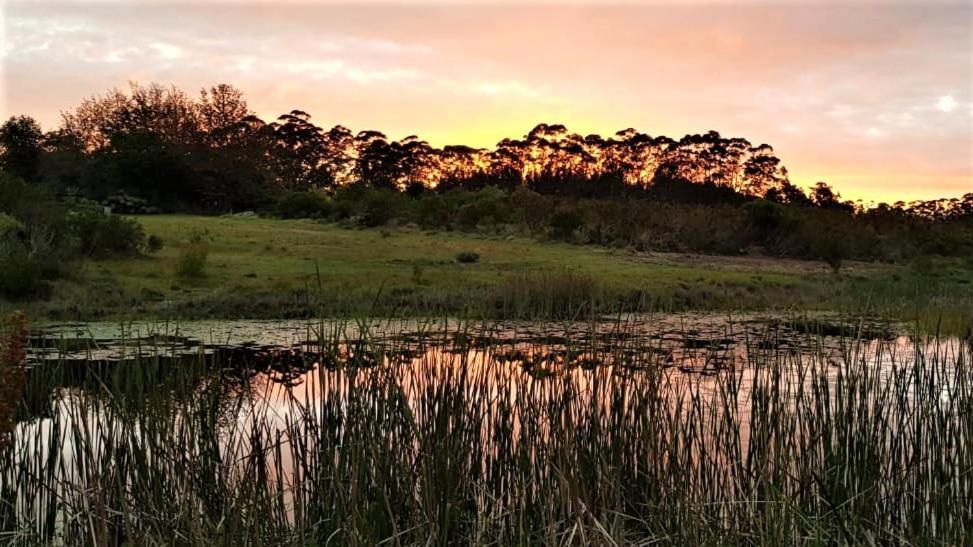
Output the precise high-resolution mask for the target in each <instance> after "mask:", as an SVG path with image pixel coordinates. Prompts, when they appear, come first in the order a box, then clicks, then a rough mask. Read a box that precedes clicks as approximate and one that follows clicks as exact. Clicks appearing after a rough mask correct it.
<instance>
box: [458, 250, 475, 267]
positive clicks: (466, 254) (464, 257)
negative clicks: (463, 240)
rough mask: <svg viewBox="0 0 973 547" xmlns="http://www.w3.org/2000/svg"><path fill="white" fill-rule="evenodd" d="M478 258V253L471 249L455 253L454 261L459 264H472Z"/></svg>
mask: <svg viewBox="0 0 973 547" xmlns="http://www.w3.org/2000/svg"><path fill="white" fill-rule="evenodd" d="M479 260H480V255H479V254H478V253H475V252H473V251H463V252H460V253H457V254H456V261H457V262H459V263H461V264H473V263H474V262H477V261H479Z"/></svg>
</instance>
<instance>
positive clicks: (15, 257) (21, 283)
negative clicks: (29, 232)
mask: <svg viewBox="0 0 973 547" xmlns="http://www.w3.org/2000/svg"><path fill="white" fill-rule="evenodd" d="M0 262H2V264H3V266H2V267H0V295H3V296H5V297H7V298H10V299H15V300H17V299H22V298H30V297H38V296H39V297H46V296H48V295H49V294H50V285H49V284H48V283H47V282H46V281H44V278H45V277H47V276H46V275H45V273H46V272H45V268H44V266H43V264H42V263H41V262H40V261H39V260H37V259H35V258H33V257H31V256H30V255H28V253H27V250H26V249H25V248H17V247H14V246H11V245H7V244H5V245H3V247H2V248H0Z"/></svg>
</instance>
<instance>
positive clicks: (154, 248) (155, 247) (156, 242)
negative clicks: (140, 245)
mask: <svg viewBox="0 0 973 547" xmlns="http://www.w3.org/2000/svg"><path fill="white" fill-rule="evenodd" d="M164 245H165V243H164V242H163V241H162V238H161V237H159V236H157V235H155V234H152V235H150V236H149V237H148V239H146V240H145V249H146V250H147V251H148V252H150V253H152V254H155V253H157V252H159V251H161V250H162V247H163V246H164Z"/></svg>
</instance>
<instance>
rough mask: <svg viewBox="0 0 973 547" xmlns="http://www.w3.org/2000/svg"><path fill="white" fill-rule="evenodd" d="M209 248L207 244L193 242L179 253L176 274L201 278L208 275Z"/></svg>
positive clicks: (183, 276)
mask: <svg viewBox="0 0 973 547" xmlns="http://www.w3.org/2000/svg"><path fill="white" fill-rule="evenodd" d="M208 256H209V249H207V248H206V246H205V245H202V244H199V243H193V244H191V245H189V246H188V247H186V248H185V249H183V250H182V251H181V252H180V253H179V259H178V261H177V262H176V275H177V276H178V277H182V278H185V279H199V278H202V277H205V275H206V271H205V270H206V258H207V257H208Z"/></svg>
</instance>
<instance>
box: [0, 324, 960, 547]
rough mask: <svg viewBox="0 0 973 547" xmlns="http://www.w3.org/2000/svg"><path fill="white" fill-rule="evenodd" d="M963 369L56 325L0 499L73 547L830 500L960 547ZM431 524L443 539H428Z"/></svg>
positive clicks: (341, 328) (683, 345) (613, 336)
mask: <svg viewBox="0 0 973 547" xmlns="http://www.w3.org/2000/svg"><path fill="white" fill-rule="evenodd" d="M970 352H971V346H970V344H969V342H968V341H964V340H960V339H958V338H934V337H925V336H916V335H913V334H911V333H910V332H909V331H908V329H907V328H905V327H903V326H902V325H895V324H889V323H884V322H881V321H875V320H862V319H858V320H848V319H846V318H840V317H836V316H810V317H808V316H805V317H788V316H779V315H778V316H758V315H739V316H727V315H716V314H690V315H651V316H643V315H639V316H615V317H604V318H600V319H597V320H589V321H558V322H513V321H508V322H496V321H460V320H455V319H440V320H416V319H409V320H399V319H392V320H367V321H365V320H362V321H201V322H183V323H178V324H173V323H159V322H132V323H90V324H67V325H49V326H46V327H44V328H41V329H38V330H36V331H34V332H33V333H32V335H31V344H30V351H29V352H28V363H29V367H30V368H29V370H28V374H27V390H26V397H25V401H24V404H23V405H22V406H21V408H20V409H19V410H18V413H17V415H16V419H17V426H16V430H15V433H14V437H13V438H14V445H13V447H12V449H11V450H9V451H8V452H6V453H5V454H4V456H3V457H4V459H3V460H2V462H0V478H2V479H3V488H4V490H3V492H4V496H5V498H4V499H6V500H8V505H9V506H10V507H9V508H8V513H9V514H10V515H11V517H10V519H9V520H8V522H13V523H15V524H14V525H11V526H13V527H14V528H16V529H18V533H20V534H26V535H27V536H30V537H35V536H36V537H38V538H47V539H50V538H56V539H57V540H58V541H66V542H68V543H70V541H67V540H66V538H70V537H72V535H78V537H87V538H89V539H92V538H95V539H99V540H105V541H106V542H120V541H123V540H124V541H131V540H132V539H133V538H138V537H141V536H142V535H143V534H149V532H148V531H155V532H158V533H162V532H159V531H160V530H164V529H165V530H179V531H180V533H185V534H189V535H190V536H191V535H192V534H201V533H203V532H202V531H206V530H208V531H209V532H207V533H209V534H213V533H230V532H227V530H225V529H223V530H222V531H221V532H216V531H215V530H220V529H221V527H222V526H226V524H225V523H226V522H230V521H232V522H234V523H235V526H236V527H237V528H235V531H233V532H232V533H234V534H235V533H237V532H238V531H240V530H248V531H249V532H248V533H250V532H252V533H257V532H259V533H260V534H264V535H267V537H272V538H275V539H274V540H273V541H272V542H277V541H281V542H292V541H297V540H298V539H299V538H300V539H301V540H302V541H303V540H306V539H307V538H308V537H313V538H317V539H318V540H320V539H321V538H322V537H323V538H328V537H331V538H333V539H334V538H341V540H340V541H338V543H355V542H361V543H371V542H379V541H383V540H387V539H389V538H398V539H397V541H398V540H403V541H402V542H403V543H410V542H412V541H419V540H420V539H421V538H428V537H429V534H433V535H434V536H435V537H441V538H444V539H448V540H449V541H454V540H456V541H463V542H466V541H467V540H470V538H471V537H472V536H471V534H489V535H491V537H493V536H494V535H495V536H496V537H500V538H506V540H509V541H523V540H525V539H528V540H531V541H534V540H539V538H540V539H544V538H545V537H546V536H545V534H548V533H551V530H552V529H556V530H558V532H557V533H558V534H560V533H565V530H566V529H568V528H570V526H568V525H567V524H566V523H567V522H568V521H567V520H565V519H568V518H569V517H571V516H572V515H573V518H580V517H579V515H580V514H588V515H589V516H591V518H596V517H595V515H598V516H597V518H608V516H610V515H616V517H617V515H624V516H625V518H624V519H622V520H623V521H624V522H618V523H616V524H617V526H618V531H619V533H624V534H628V533H634V534H636V535H639V534H643V533H644V532H645V527H646V526H647V525H648V524H649V523H651V524H652V530H655V531H659V530H667V529H668V527H675V528H677V529H679V530H683V527H684V524H679V525H677V523H674V522H670V521H668V520H667V519H668V518H670V517H666V516H665V513H667V512H671V511H678V512H679V513H677V514H680V515H683V517H682V518H686V519H689V521H692V520H693V519H697V518H703V517H701V516H699V515H698V514H697V513H696V511H698V507H700V504H703V505H704V506H706V507H710V508H711V510H708V512H707V515H706V517H705V519H703V520H704V521H705V523H706V524H707V526H709V527H711V528H712V530H710V532H707V533H713V534H717V535H718V534H727V533H730V531H732V530H735V527H736V526H739V523H740V519H745V520H747V521H754V522H756V521H760V522H761V523H763V524H764V525H774V526H776V525H777V524H776V523H775V522H776V521H773V519H775V518H777V517H774V516H773V515H772V514H765V513H764V512H765V511H766V509H759V510H758V505H757V504H761V503H764V504H765V503H767V502H768V499H769V498H772V499H774V500H777V501H781V500H786V502H787V503H789V504H795V507H800V509H801V511H805V512H807V514H808V515H814V518H813V519H812V520H813V522H815V523H816V524H815V526H820V528H821V530H824V531H825V532H824V533H835V534H840V533H841V532H840V530H841V526H843V525H844V524H842V523H841V522H839V520H836V519H837V517H836V516H835V515H834V514H833V513H834V512H833V511H831V512H830V513H829V510H828V508H827V507H828V503H836V502H842V503H847V504H849V507H850V508H853V509H854V510H855V511H861V512H863V513H862V514H865V515H867V516H868V518H869V519H872V520H871V521H870V522H875V523H881V524H882V526H884V527H885V528H883V529H885V530H888V531H890V533H891V531H894V533H896V534H902V533H904V532H905V531H907V530H904V529H903V527H911V526H916V527H918V526H919V524H923V523H924V524H935V525H937V526H940V527H941V528H940V530H941V531H942V533H943V534H944V536H945V537H949V533H951V532H950V530H953V529H952V528H951V527H953V526H960V524H963V523H966V522H970V521H969V519H970V516H971V515H970V510H969V509H962V508H957V507H952V508H949V509H947V510H946V513H943V512H942V511H941V510H940V509H939V505H938V504H939V503H942V504H943V507H947V506H948V503H949V500H951V499H954V497H956V496H960V497H961V496H964V495H967V494H968V493H969V490H967V489H969V488H971V487H973V485H971V483H973V481H971V478H970V476H969V474H968V473H967V472H964V471H962V467H961V466H962V465H964V464H966V463H970V461H971V458H973V455H971V454H973V450H971V447H970V434H971V432H973V423H971V418H970V417H969V415H968V414H965V413H966V412H967V411H968V410H971V409H973V404H971V401H973V396H971V385H973V378H971V373H970V370H969V367H968V364H969V363H970ZM917 462H921V463H917ZM838 464H841V465H842V466H844V467H845V471H843V473H842V474H838V475H835V474H834V469H835V466H836V465H838ZM968 468H969V467H967V469H968ZM846 472H847V473H852V474H844V473H846ZM902 480H906V481H910V480H911V481H913V482H911V483H909V482H906V483H905V484H911V485H912V486H913V487H914V488H916V489H919V493H921V494H922V495H924V496H926V497H925V498H924V499H926V504H925V505H922V506H916V505H908V504H904V505H901V506H899V507H895V508H890V507H883V506H879V505H878V504H875V503H874V502H875V500H877V499H880V497H890V496H893V497H894V496H906V495H907V494H908V495H909V496H912V495H915V494H916V491H915V490H910V491H909V492H908V493H906V492H904V491H902V485H903V484H904V483H902V482H901V481H902ZM839 487H840V488H839ZM835 492H840V495H839V494H835ZM835 496H839V497H840V498H841V499H840V500H839V499H838V498H836V497H835ZM876 496H879V497H876ZM869 503H873V504H875V505H876V506H875V507H871V506H869V505H868V504H869ZM91 507H98V508H100V511H102V513H100V514H101V517H99V518H101V519H102V520H103V522H102V523H101V524H100V527H97V528H92V525H91V523H89V522H85V521H84V519H81V518H80V517H79V515H82V514H86V515H89V518H90V514H91V510H90V508H91ZM172 507H179V508H180V510H179V511H177V512H176V514H175V515H173V514H171V513H172V510H171V508H172ZM582 507H583V508H584V509H583V510H581V509H580V508H582ZM166 508H170V509H166ZM579 510H581V513H578V511H579ZM443 511H445V512H446V514H448V516H449V518H447V519H446V522H453V524H454V527H453V528H449V529H448V530H445V531H444V530H440V529H438V528H436V529H432V528H429V527H430V526H432V527H434V528H435V527H438V526H441V525H442V524H441V522H442V521H441V520H440V519H439V518H438V517H437V518H436V519H432V518H431V515H439V514H440V513H441V512H443ZM255 514H261V515H263V517H261V518H256V517H255V516H254V515H255ZM483 514H490V515H493V517H491V518H490V519H487V520H483V519H482V518H481V517H480V516H478V515H483ZM366 515H367V518H366ZM423 515H425V516H423ZM792 517H793V516H792ZM585 518H587V517H585ZM789 518H791V517H789ZM793 518H796V517H793ZM802 518H805V519H806V518H808V517H806V516H805V517H802ZM907 518H908V519H912V520H903V519H907ZM228 519H229V520H228ZM450 519H455V520H454V521H451V520H450ZM763 519H768V520H767V522H764V520H763ZM947 519H948V520H947ZM785 520H787V519H785ZM433 521H435V522H437V523H439V524H435V525H434V524H432V522H433ZM689 521H687V522H689ZM772 521H773V522H772ZM599 522H600V521H599ZM701 522H702V521H701ZM221 523H223V524H221ZM525 523H526V524H525ZM563 526H568V528H564V529H562V527H563ZM794 526H795V527H796V528H795V529H800V528H801V526H802V525H800V524H798V523H796V521H795V524H794ZM832 527H833V528H832ZM407 530H408V531H407ZM669 532H672V530H669ZM669 532H667V533H669ZM806 532H807V530H804V531H802V532H800V533H806ZM166 533H167V534H168V533H173V532H171V531H170V532H166ZM699 533H701V534H702V533H704V532H699ZM795 533H797V532H795ZM437 534H445V535H442V536H440V535H437ZM680 534H685V531H684V530H683V531H682V532H680ZM163 535H165V534H163ZM207 537H209V536H207ZM557 537H560V536H557ZM679 537H683V538H685V537H688V536H686V535H680V536H679ZM714 537H715V536H714ZM405 540H409V541H405ZM449 541H447V542H449ZM501 543H504V542H501Z"/></svg>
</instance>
